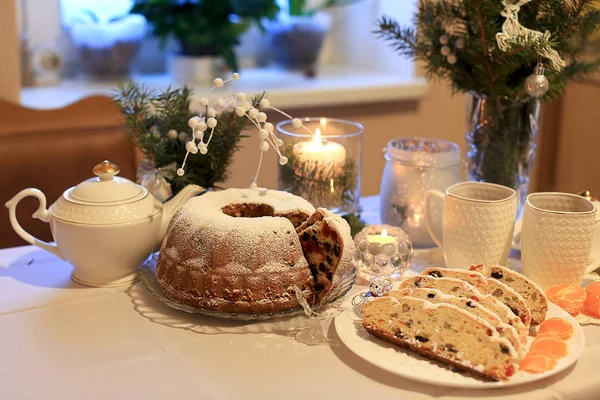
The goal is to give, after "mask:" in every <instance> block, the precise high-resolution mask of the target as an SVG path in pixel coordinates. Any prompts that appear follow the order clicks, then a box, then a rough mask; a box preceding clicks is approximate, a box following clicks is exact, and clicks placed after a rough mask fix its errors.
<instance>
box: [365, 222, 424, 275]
mask: <svg viewBox="0 0 600 400" xmlns="http://www.w3.org/2000/svg"><path fill="white" fill-rule="evenodd" d="M354 244H355V246H356V251H355V253H354V264H355V266H356V267H357V274H358V276H360V277H361V278H363V279H365V280H367V281H371V280H372V279H373V278H375V277H378V276H379V277H380V276H383V277H386V278H388V279H390V280H395V279H400V278H401V277H402V275H403V274H404V272H405V271H406V270H407V269H408V267H409V266H410V261H411V259H412V255H413V247H412V243H411V241H410V237H409V236H408V235H407V234H406V233H405V232H404V231H403V230H402V229H400V228H396V227H393V226H391V225H369V226H367V227H366V228H364V229H363V230H362V231H360V232H359V233H358V234H357V235H356V236H355V238H354Z"/></svg>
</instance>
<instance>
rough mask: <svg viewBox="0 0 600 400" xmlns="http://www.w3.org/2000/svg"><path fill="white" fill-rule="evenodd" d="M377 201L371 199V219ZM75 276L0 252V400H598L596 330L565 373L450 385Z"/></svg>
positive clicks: (599, 331) (21, 254) (30, 251)
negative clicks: (182, 323) (482, 386)
mask: <svg viewBox="0 0 600 400" xmlns="http://www.w3.org/2000/svg"><path fill="white" fill-rule="evenodd" d="M377 206H378V201H377V199H376V198H367V199H365V201H364V203H363V208H364V211H365V212H364V216H365V217H366V218H367V220H368V221H369V222H377V221H378V219H379V216H378V213H377ZM70 272H71V268H70V266H69V264H68V263H66V262H63V261H61V260H59V259H58V258H56V257H54V256H53V255H51V254H49V253H46V252H44V251H42V250H39V249H37V248H35V247H31V246H24V247H18V248H12V249H5V250H0V399H3V400H4V399H6V400H13V399H14V400H16V399H45V400H49V399H61V400H69V399H90V400H91V399H177V400H179V399H181V400H183V399H194V400H200V399H202V400H205V399H206V400H208V399H261V400H264V399H302V400H306V399H371V400H373V399H396V400H398V399H411V400H412V399H415V400H419V399H430V398H443V399H463V398H470V399H473V398H475V399H477V398H494V399H527V400H536V399H554V400H577V399H582V400H583V399H585V400H590V399H600V369H599V365H600V364H599V362H598V360H599V359H600V327H591V326H588V327H584V332H585V335H586V342H587V343H586V351H585V353H584V355H583V356H582V357H581V359H580V360H579V362H578V363H577V364H576V365H575V366H574V367H573V368H571V369H569V370H568V371H566V372H565V373H562V374H560V376H557V377H554V378H550V379H547V380H545V381H542V382H538V383H534V384H529V385H526V386H521V387H516V388H511V389H504V390H494V391H485V392H484V391H473V390H453V389H448V388H443V387H435V386H431V385H424V384H420V383H414V382H411V381H409V380H406V379H402V378H399V377H397V376H395V375H392V374H390V373H387V372H384V371H382V370H380V369H378V368H376V367H374V366H371V365H370V364H368V363H366V362H364V361H363V360H361V359H360V358H358V357H357V356H355V355H354V354H353V353H352V352H350V351H349V350H348V349H347V348H346V347H344V345H343V344H340V346H339V347H327V346H316V347H309V346H306V345H303V344H301V343H298V342H296V341H295V340H294V339H293V338H290V337H283V336H278V335H274V334H245V335H234V334H220V335H201V334H197V333H194V332H191V331H188V330H183V329H175V328H172V327H168V326H164V325H160V324H157V323H154V322H151V321H149V320H148V319H146V318H144V317H142V316H141V315H140V314H138V313H137V312H136V311H135V310H134V308H133V306H132V302H131V298H130V297H129V296H128V295H127V294H126V288H114V289H94V288H86V287H84V286H81V285H78V284H76V283H74V282H72V281H71V280H70ZM332 329H333V328H332Z"/></svg>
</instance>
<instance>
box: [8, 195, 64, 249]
mask: <svg viewBox="0 0 600 400" xmlns="http://www.w3.org/2000/svg"><path fill="white" fill-rule="evenodd" d="M27 196H33V197H36V198H37V199H38V200H39V202H40V205H39V206H38V209H37V210H36V211H35V212H34V213H33V215H32V217H33V218H37V219H39V220H41V221H44V222H49V221H50V218H49V214H48V210H46V196H44V193H42V192H41V191H40V190H38V189H24V190H21V191H20V192H19V193H17V195H16V196H15V197H13V198H12V199H10V200H9V201H8V202H7V203H6V207H7V208H8V216H9V218H10V224H11V225H12V228H13V229H14V230H15V232H17V235H19V236H21V237H22V238H23V239H24V240H25V241H26V242H28V243H30V244H32V245H34V246H37V247H39V248H40V249H43V250H46V251H49V252H50V253H52V254H54V255H56V256H58V257H60V258H62V259H63V260H64V259H65V258H64V257H63V255H62V253H61V252H60V250H59V248H58V247H57V246H56V245H55V244H51V243H46V242H44V241H42V240H39V239H36V238H34V237H33V236H32V235H30V234H29V233H27V232H26V231H25V229H23V228H22V227H21V225H20V224H19V221H17V212H16V211H17V204H19V202H20V201H21V200H23V199H24V198H25V197H27Z"/></svg>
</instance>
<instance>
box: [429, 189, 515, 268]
mask: <svg viewBox="0 0 600 400" xmlns="http://www.w3.org/2000/svg"><path fill="white" fill-rule="evenodd" d="M442 202H443V207H442V204H441V203H442ZM436 203H437V204H436ZM442 208H443V215H442V217H441V218H439V216H440V214H441V213H440V211H441V209H442ZM425 216H426V221H427V227H428V229H429V233H430V234H431V237H432V238H433V240H434V241H435V242H436V244H437V245H438V246H440V247H442V248H443V249H444V258H445V260H446V266H447V267H449V268H469V267H470V266H471V265H472V264H486V265H489V264H500V265H506V263H507V261H508V254H509V253H510V247H511V242H512V236H513V231H514V226H515V218H516V216H517V193H516V192H515V191H514V190H513V189H510V188H508V187H506V186H502V185H496V184H493V183H484V182H462V183H457V184H456V185H452V186H450V187H449V188H448V189H447V190H446V193H445V194H444V193H442V192H440V191H438V190H429V191H427V193H426V194H425ZM440 220H441V221H440ZM440 225H441V226H440Z"/></svg>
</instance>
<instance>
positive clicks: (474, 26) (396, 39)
mask: <svg viewBox="0 0 600 400" xmlns="http://www.w3.org/2000/svg"><path fill="white" fill-rule="evenodd" d="M595 1H596V0H570V1H565V0H533V1H532V2H530V3H528V4H525V5H524V6H523V7H522V8H521V11H520V12H519V22H520V24H521V25H523V26H524V27H526V28H528V29H532V30H536V31H541V32H545V31H549V32H550V33H551V37H550V41H551V42H550V45H551V46H552V47H553V48H554V49H555V50H556V51H558V53H559V54H560V55H561V57H562V58H563V59H564V60H565V61H566V62H567V67H566V68H564V69H563V70H561V71H556V70H553V69H551V68H550V67H549V66H548V63H546V73H545V75H546V77H547V78H548V80H549V82H550V89H549V90H548V92H547V93H546V95H545V96H544V100H552V99H556V98H558V97H560V96H561V95H562V94H563V93H564V91H565V89H566V85H567V82H568V81H569V80H580V79H582V78H584V77H585V76H586V75H588V74H590V73H592V72H594V71H596V70H597V69H598V67H599V66H600V59H598V60H595V61H585V60H583V59H582V56H583V50H584V46H585V44H586V42H587V41H588V40H589V39H590V38H591V37H592V36H593V35H594V34H596V33H597V32H598V30H599V29H600V10H598V9H596V6H595ZM502 10H503V5H502V3H501V2H500V1H499V0H494V1H491V0H453V1H438V0H419V3H418V11H417V13H416V15H415V16H414V22H415V26H417V27H418V30H417V29H416V28H414V27H403V26H400V25H399V24H398V23H397V22H396V21H394V20H393V19H391V18H388V17H385V16H384V17H382V18H381V19H380V20H379V21H378V22H377V25H378V28H377V30H376V31H375V33H376V34H377V35H378V36H379V37H380V38H381V39H383V40H386V41H388V42H390V44H391V46H392V47H393V48H394V49H395V50H396V51H397V52H398V53H399V54H401V55H404V56H407V57H409V58H412V59H413V60H419V61H423V62H424V63H425V69H426V74H427V76H428V77H430V78H437V79H443V80H448V81H450V84H451V87H452V89H453V90H454V91H456V92H469V91H474V92H477V93H479V94H482V95H485V96H487V97H489V98H492V97H496V98H500V99H502V98H509V99H515V100H518V99H521V100H525V99H527V97H528V95H527V93H526V92H525V84H524V83H525V79H527V77H528V76H529V75H531V74H532V73H533V71H534V68H535V65H536V63H537V62H538V52H537V49H538V46H540V44H539V43H538V42H537V41H535V40H534V39H531V38H529V39H523V40H520V41H519V42H518V43H514V44H513V45H512V47H511V48H510V49H509V50H508V51H507V52H503V51H501V50H500V49H499V48H498V46H497V44H496V33H498V32H501V30H502V24H503V23H504V21H505V18H504V17H503V16H502V15H501V14H500V13H501V12H502ZM442 35H447V36H448V38H449V44H448V46H449V47H450V48H451V49H452V50H453V51H454V52H455V53H456V56H457V62H456V64H454V65H451V64H449V63H448V61H447V59H446V57H444V56H443V55H442V54H441V52H440V51H441V48H442V46H443V45H442V44H441V43H440V36H442ZM458 39H462V40H464V43H465V46H464V48H462V49H458V48H455V43H456V41H457V40H458Z"/></svg>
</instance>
